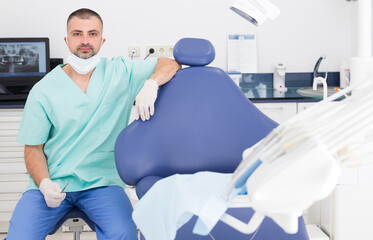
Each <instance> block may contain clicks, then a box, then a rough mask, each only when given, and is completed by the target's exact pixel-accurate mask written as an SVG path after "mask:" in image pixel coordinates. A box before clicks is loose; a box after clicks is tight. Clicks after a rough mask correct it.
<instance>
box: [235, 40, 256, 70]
mask: <svg viewBox="0 0 373 240" xmlns="http://www.w3.org/2000/svg"><path fill="white" fill-rule="evenodd" d="M228 72H241V73H257V72H258V68H257V50H256V36H255V34H229V35H228Z"/></svg>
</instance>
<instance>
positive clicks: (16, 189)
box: [0, 182, 28, 193]
mask: <svg viewBox="0 0 373 240" xmlns="http://www.w3.org/2000/svg"><path fill="white" fill-rule="evenodd" d="M27 184H28V182H0V189H1V193H22V192H23V191H25V190H26V187H27Z"/></svg>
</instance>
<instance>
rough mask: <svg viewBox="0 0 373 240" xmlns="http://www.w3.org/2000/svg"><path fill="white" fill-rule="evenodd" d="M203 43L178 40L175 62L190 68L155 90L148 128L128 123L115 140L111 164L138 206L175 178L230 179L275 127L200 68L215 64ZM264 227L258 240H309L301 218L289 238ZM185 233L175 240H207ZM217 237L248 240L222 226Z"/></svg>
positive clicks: (228, 83)
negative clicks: (202, 174) (208, 175)
mask: <svg viewBox="0 0 373 240" xmlns="http://www.w3.org/2000/svg"><path fill="white" fill-rule="evenodd" d="M206 42H208V41H207V40H201V39H182V40H180V41H179V42H178V43H177V44H176V45H175V48H174V54H175V55H176V56H175V59H177V61H178V62H179V63H180V64H183V65H185V64H189V65H191V66H193V67H188V68H184V69H181V70H179V71H178V72H177V73H176V75H175V76H174V77H173V79H172V80H171V81H170V82H169V83H167V84H166V85H164V86H162V87H161V88H160V89H159V93H158V98H157V101H156V104H155V114H154V116H153V117H151V119H150V120H149V121H146V122H142V121H134V122H133V123H132V124H130V125H129V126H128V127H127V128H125V129H124V130H123V131H122V132H121V133H120V135H119V137H118V139H117V142H116V146H115V160H116V165H117V169H118V172H119V175H120V177H121V178H122V180H123V181H124V182H125V183H127V184H129V185H135V186H136V192H137V195H138V196H139V198H141V197H142V196H143V195H144V194H145V193H146V192H147V191H148V190H149V189H150V187H151V186H152V185H153V184H154V183H155V182H156V181H158V180H159V179H162V178H165V177H168V176H171V175H173V174H176V173H180V174H191V173H196V172H198V171H215V172H221V173H232V172H233V171H234V170H235V168H236V167H237V166H238V164H239V163H240V161H241V160H242V152H243V151H244V150H245V149H246V148H249V147H251V146H252V145H254V144H255V143H257V142H258V141H260V140H261V139H262V138H264V137H265V136H266V135H267V134H268V133H269V132H270V131H271V130H272V129H273V128H275V127H276V126H277V123H275V122H274V121H272V120H271V119H269V118H268V117H267V116H266V115H264V114H263V113H261V112H260V111H259V110H258V109H257V108H256V107H255V106H254V105H253V104H252V103H251V102H250V101H249V100H248V99H247V98H246V97H245V96H244V94H243V93H242V92H241V90H240V89H239V88H238V87H237V86H236V85H235V83H234V82H233V81H232V80H231V79H230V77H229V76H228V75H227V74H226V73H225V72H224V71H222V70H221V69H218V68H214V67H204V66H203V65H205V64H206V63H207V64H208V62H211V61H212V60H213V58H212V59H211V56H215V52H214V49H213V47H212V45H211V43H206ZM188 49H190V51H188ZM197 50H198V51H197ZM183 53H185V54H186V56H185V57H183V56H182V54H183ZM201 59H202V60H201ZM229 211H235V210H229ZM245 211H246V212H245ZM250 211H251V212H250ZM251 214H252V210H251V209H246V210H239V211H235V213H234V214H233V215H235V216H236V217H237V218H250V217H251ZM269 220H270V219H268V220H266V222H265V223H263V225H262V227H261V229H260V231H259V232H263V233H261V236H263V238H258V239H263V240H264V239H265V240H269V239H279V240H285V239H287V240H288V239H291V240H303V239H308V237H307V233H306V231H305V226H304V222H303V219H302V218H300V220H299V224H300V228H299V232H298V233H297V234H295V235H288V234H285V233H284V232H283V231H282V230H281V229H280V228H279V227H278V226H277V225H276V224H274V223H273V222H272V223H270V221H269ZM191 221H192V220H191ZM268 221H269V222H268ZM191 228H192V227H191V222H189V223H187V224H186V225H184V226H183V227H182V228H181V229H179V231H178V235H177V237H176V239H183V240H186V239H211V238H210V237H202V236H197V235H194V234H192V231H191ZM223 232H226V234H231V235H229V236H233V235H234V236H236V237H233V238H232V237H230V239H235V240H239V239H248V236H247V235H244V234H241V233H239V232H237V231H236V230H234V229H232V228H230V227H228V226H227V225H225V224H224V223H222V222H219V223H218V225H217V226H215V228H214V229H213V231H212V233H213V234H218V235H222V234H224V233H223ZM271 233H273V234H275V235H271ZM232 234H233V235H232ZM258 234H259V233H258ZM264 236H271V237H272V238H271V237H264ZM220 239H228V238H220ZM255 239H257V238H255Z"/></svg>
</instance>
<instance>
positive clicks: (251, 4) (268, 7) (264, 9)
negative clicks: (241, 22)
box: [230, 0, 280, 26]
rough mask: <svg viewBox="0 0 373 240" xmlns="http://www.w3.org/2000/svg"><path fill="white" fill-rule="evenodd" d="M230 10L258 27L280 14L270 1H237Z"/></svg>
mask: <svg viewBox="0 0 373 240" xmlns="http://www.w3.org/2000/svg"><path fill="white" fill-rule="evenodd" d="M230 9H231V10H232V11H234V12H236V13H237V14H238V15H240V16H241V17H243V18H245V19H246V20H248V21H250V22H251V23H253V24H254V25H256V26H260V25H261V24H262V23H263V22H264V21H265V20H267V19H268V18H270V19H274V18H276V17H277V16H278V15H279V14H280V10H279V9H278V8H277V7H276V6H275V5H273V4H272V3H270V2H269V1H268V0H235V1H233V3H232V4H231V6H230Z"/></svg>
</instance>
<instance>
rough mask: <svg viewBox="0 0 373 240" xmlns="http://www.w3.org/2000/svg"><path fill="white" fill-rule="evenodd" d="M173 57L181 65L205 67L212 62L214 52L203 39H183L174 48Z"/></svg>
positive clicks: (209, 43) (209, 44)
mask: <svg viewBox="0 0 373 240" xmlns="http://www.w3.org/2000/svg"><path fill="white" fill-rule="evenodd" d="M174 57H175V60H176V61H177V62H178V63H180V64H183V65H189V66H206V65H208V64H210V63H211V62H212V61H213V60H214V58H215V50H214V46H212V44H211V42H210V41H207V40H205V39H196V38H183V39H181V40H179V41H178V42H177V43H176V44H175V46H174Z"/></svg>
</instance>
